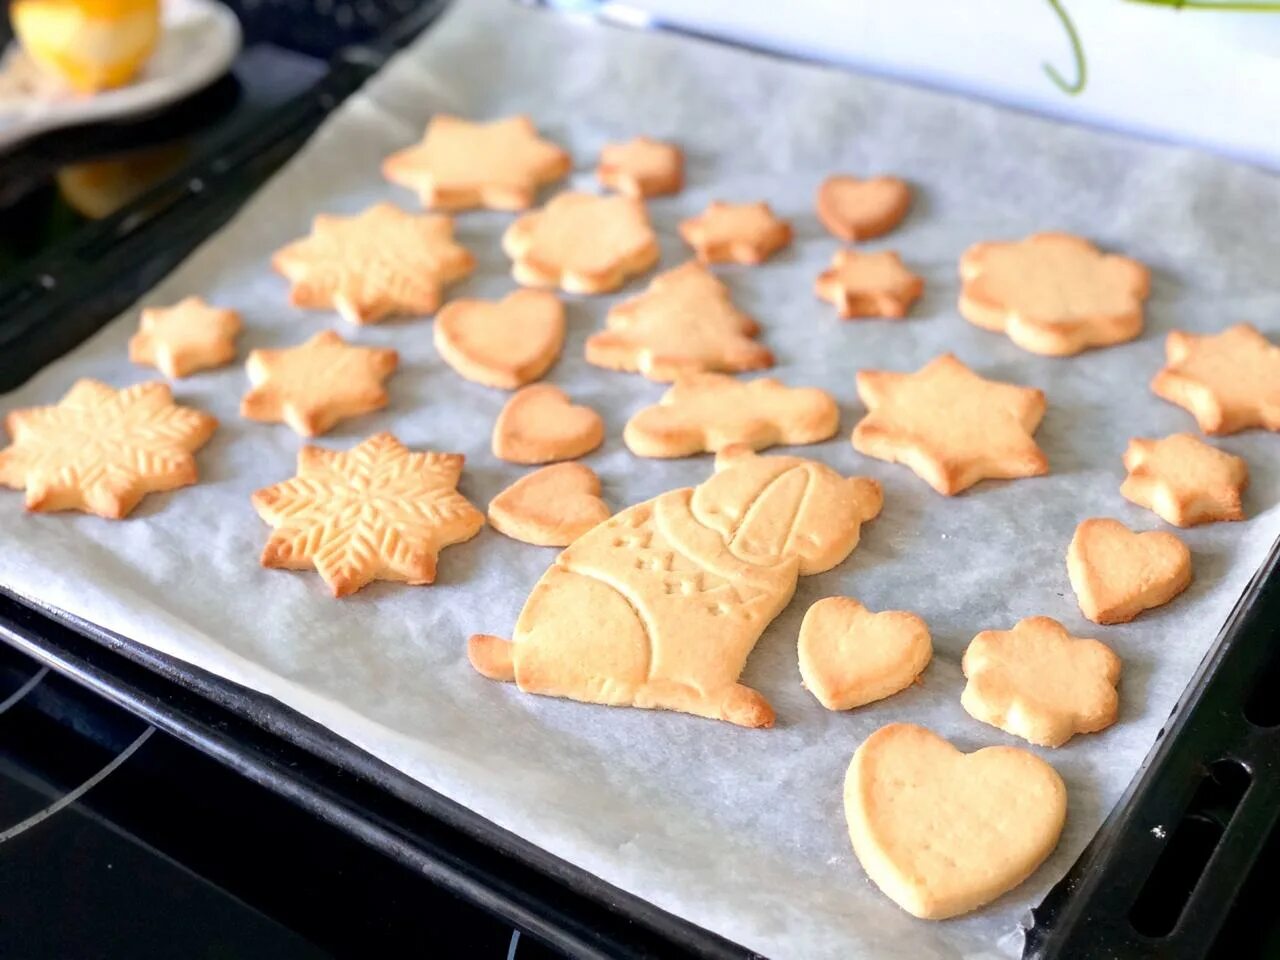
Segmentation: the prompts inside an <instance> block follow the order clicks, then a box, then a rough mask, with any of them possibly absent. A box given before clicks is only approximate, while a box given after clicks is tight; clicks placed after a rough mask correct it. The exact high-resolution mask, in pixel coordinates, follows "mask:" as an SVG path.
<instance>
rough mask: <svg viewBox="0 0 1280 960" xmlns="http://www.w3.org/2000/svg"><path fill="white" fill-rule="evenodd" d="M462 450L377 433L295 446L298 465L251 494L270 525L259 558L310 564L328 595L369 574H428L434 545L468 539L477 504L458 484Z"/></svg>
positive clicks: (479, 517)
mask: <svg viewBox="0 0 1280 960" xmlns="http://www.w3.org/2000/svg"><path fill="white" fill-rule="evenodd" d="M463 460H464V458H463V456H462V454H460V453H432V452H427V453H414V452H412V451H410V450H409V449H408V448H407V447H405V446H403V445H402V444H401V443H400V441H398V440H397V439H396V438H395V437H393V436H392V435H391V434H389V433H379V434H377V435H376V436H372V437H370V438H369V439H368V440H365V441H364V442H363V443H361V444H360V445H359V446H356V447H353V448H352V449H350V450H348V451H346V452H345V453H339V452H337V451H333V450H325V449H323V448H321V447H303V448H302V449H301V450H300V451H299V452H298V474H297V476H295V477H294V478H293V479H291V480H285V481H284V482H283V483H277V484H275V485H274V486H270V487H266V488H264V489H262V490H259V491H258V492H257V493H255V494H254V495H253V506H254V509H255V510H257V511H258V515H259V516H260V517H262V519H263V520H265V521H266V522H267V523H269V524H271V526H272V527H273V528H274V530H273V531H272V533H271V537H270V539H268V540H267V545H266V546H265V547H264V548H263V550H262V565H263V566H264V567H279V568H283V569H286V570H306V569H309V568H311V567H315V569H316V572H317V573H319V574H320V576H321V577H323V578H324V581H325V583H327V584H328V585H329V588H330V589H331V590H332V591H333V595H334V596H335V597H343V596H346V595H347V594H350V593H355V592H356V591H357V590H359V589H360V588H361V587H363V586H364V585H365V584H367V583H369V582H370V581H373V580H397V581H401V582H404V583H410V584H422V583H432V582H434V581H435V578H436V560H437V558H438V557H439V555H440V551H441V550H442V549H443V548H445V547H447V546H449V545H450V544H454V543H462V542H463V541H464V540H470V539H471V538H472V537H474V536H475V535H476V533H477V531H479V529H480V528H481V527H482V526H484V514H482V513H481V512H480V511H479V510H477V509H476V508H475V507H473V506H472V505H471V504H470V503H469V502H468V501H467V500H466V498H465V497H463V496H462V494H460V493H458V490H457V487H458V480H459V478H460V477H461V476H462V464H463Z"/></svg>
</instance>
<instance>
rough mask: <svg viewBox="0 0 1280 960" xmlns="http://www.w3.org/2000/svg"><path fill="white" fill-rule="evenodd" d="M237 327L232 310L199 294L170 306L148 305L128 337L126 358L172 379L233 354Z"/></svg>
mask: <svg viewBox="0 0 1280 960" xmlns="http://www.w3.org/2000/svg"><path fill="white" fill-rule="evenodd" d="M240 327H241V324H240V315H239V314H238V313H236V312H235V311H234V310H223V309H219V308H217V307H211V306H209V304H207V303H205V302H204V300H202V299H200V298H199V297H186V298H185V299H183V300H179V301H178V302H177V303H175V304H174V305H173V306H172V307H148V308H147V309H145V310H143V311H142V317H141V319H140V321H139V324H138V332H137V333H135V334H134V335H133V336H132V337H131V338H130V339H129V359H130V360H132V361H133V362H134V363H142V364H149V365H151V366H153V367H155V368H156V369H157V370H159V371H160V372H161V373H163V374H164V375H165V376H166V377H170V378H173V379H177V378H179V377H185V376H187V375H188V374H192V373H195V372H196V371H197V370H208V369H210V368H212V367H220V366H222V365H223V364H225V363H230V362H231V359H232V358H233V357H234V356H235V355H236V335H237V334H238V333H239V332H240Z"/></svg>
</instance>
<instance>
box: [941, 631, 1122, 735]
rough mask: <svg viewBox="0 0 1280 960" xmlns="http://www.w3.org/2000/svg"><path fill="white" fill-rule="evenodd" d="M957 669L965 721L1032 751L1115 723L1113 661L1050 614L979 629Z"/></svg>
mask: <svg viewBox="0 0 1280 960" xmlns="http://www.w3.org/2000/svg"><path fill="white" fill-rule="evenodd" d="M961 669H963V670H964V675H965V676H966V677H967V678H968V680H969V682H968V684H966V686H965V688H964V693H963V694H961V697H960V703H961V705H963V706H964V708H965V710H967V711H968V712H969V715H970V716H971V717H973V718H974V719H975V720H981V721H982V722H983V723H989V724H991V725H992V726H993V727H999V728H1000V729H1001V730H1003V731H1005V732H1006V733H1012V734H1013V735H1014V736H1017V737H1022V738H1023V739H1024V740H1027V741H1029V742H1031V743H1034V744H1038V745H1039V746H1042V747H1059V746H1061V745H1062V744H1064V743H1066V742H1067V741H1068V740H1070V739H1071V738H1072V737H1073V736H1074V735H1075V734H1077V733H1096V732H1097V731H1099V730H1104V729H1106V728H1107V727H1109V726H1111V724H1113V723H1115V722H1116V714H1117V712H1118V711H1119V708H1120V698H1119V696H1118V695H1117V694H1116V684H1117V683H1119V681H1120V658H1119V657H1117V656H1116V655H1115V654H1114V653H1112V652H1111V649H1110V648H1109V647H1108V646H1106V645H1105V644H1103V643H1099V642H1098V641H1097V640H1089V639H1085V638H1083V637H1073V636H1071V635H1070V634H1069V633H1067V631H1066V629H1065V628H1064V627H1063V626H1062V624H1060V623H1059V622H1058V621H1057V620H1053V619H1050V618H1049V617H1028V618H1027V619H1025V620H1019V621H1018V623H1017V625H1016V626H1014V628H1013V629H1012V630H984V631H982V632H981V633H980V634H978V635H977V636H976V637H974V638H973V642H972V643H970V644H969V648H968V649H967V650H965V652H964V660H963V661H962V662H961Z"/></svg>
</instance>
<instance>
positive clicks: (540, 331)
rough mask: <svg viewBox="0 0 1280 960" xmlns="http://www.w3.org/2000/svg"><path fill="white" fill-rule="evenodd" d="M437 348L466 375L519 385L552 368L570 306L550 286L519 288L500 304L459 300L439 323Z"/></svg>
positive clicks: (500, 384)
mask: <svg viewBox="0 0 1280 960" xmlns="http://www.w3.org/2000/svg"><path fill="white" fill-rule="evenodd" d="M434 335H435V343H436V350H437V351H438V352H439V354H440V356H441V357H442V358H443V359H444V362H445V363H447V364H449V366H451V367H453V369H454V370H456V371H457V372H458V373H459V374H460V375H461V376H463V377H466V379H468V380H471V381H473V382H475V383H482V384H484V385H485V386H486V387H501V388H502V389H503V390H514V389H516V388H517V387H522V386H524V385H525V384H526V383H531V382H532V381H534V380H537V379H538V378H539V377H541V376H542V375H543V374H544V373H546V372H547V370H548V369H550V367H551V365H552V364H553V363H555V362H556V358H557V357H559V356H560V348H561V347H563V346H564V306H563V304H561V303H560V301H559V300H558V299H557V298H556V296H555V294H552V293H548V292H547V291H546V290H517V291H516V292H515V293H511V294H508V295H507V296H505V297H503V298H502V299H501V300H499V301H498V302H497V303H488V302H486V301H484V300H455V301H454V302H453V303H451V304H449V305H448V306H446V307H445V308H444V309H443V310H441V311H440V314H439V315H438V316H437V317H436V324H435V334H434Z"/></svg>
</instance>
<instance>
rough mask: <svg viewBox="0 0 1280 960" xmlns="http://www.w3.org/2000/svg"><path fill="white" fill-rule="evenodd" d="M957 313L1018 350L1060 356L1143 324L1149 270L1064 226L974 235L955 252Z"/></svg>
mask: <svg viewBox="0 0 1280 960" xmlns="http://www.w3.org/2000/svg"><path fill="white" fill-rule="evenodd" d="M960 280H961V282H962V287H961V290H960V314H961V315H962V316H963V317H964V318H965V319H966V320H968V321H969V322H970V323H972V324H974V325H975V326H978V327H982V328H983V329H984V330H994V331H995V332H997V333H1006V334H1008V336H1009V339H1010V340H1012V341H1013V342H1014V343H1016V344H1017V345H1018V346H1020V347H1021V348H1022V349H1023V350H1027V351H1030V352H1031V353H1039V354H1044V355H1046V356H1051V357H1065V356H1069V355H1071V354H1075V353H1079V352H1080V351H1081V350H1086V349H1088V348H1090V347H1105V346H1110V345H1111V344H1114V343H1123V342H1125V341H1126V340H1132V339H1133V338H1134V337H1136V336H1137V335H1138V334H1139V333H1141V332H1142V302H1143V301H1144V300H1146V298H1147V294H1148V293H1149V292H1150V290H1151V274H1150V271H1148V270H1147V268H1146V267H1144V266H1143V265H1142V264H1140V263H1139V262H1138V261H1137V260H1131V259H1129V258H1128V257H1121V256H1116V255H1114V254H1103V253H1100V252H1099V251H1098V248H1097V247H1095V246H1094V245H1093V244H1091V243H1090V242H1089V241H1087V240H1084V239H1081V238H1080V237H1077V236H1073V235H1072V234H1069V233H1036V234H1032V235H1031V236H1029V237H1027V238H1026V239H1025V240H1019V241H1017V242H1014V243H977V244H974V245H973V246H972V247H970V248H969V249H968V250H966V251H965V253H964V256H963V257H962V258H961V259H960Z"/></svg>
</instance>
